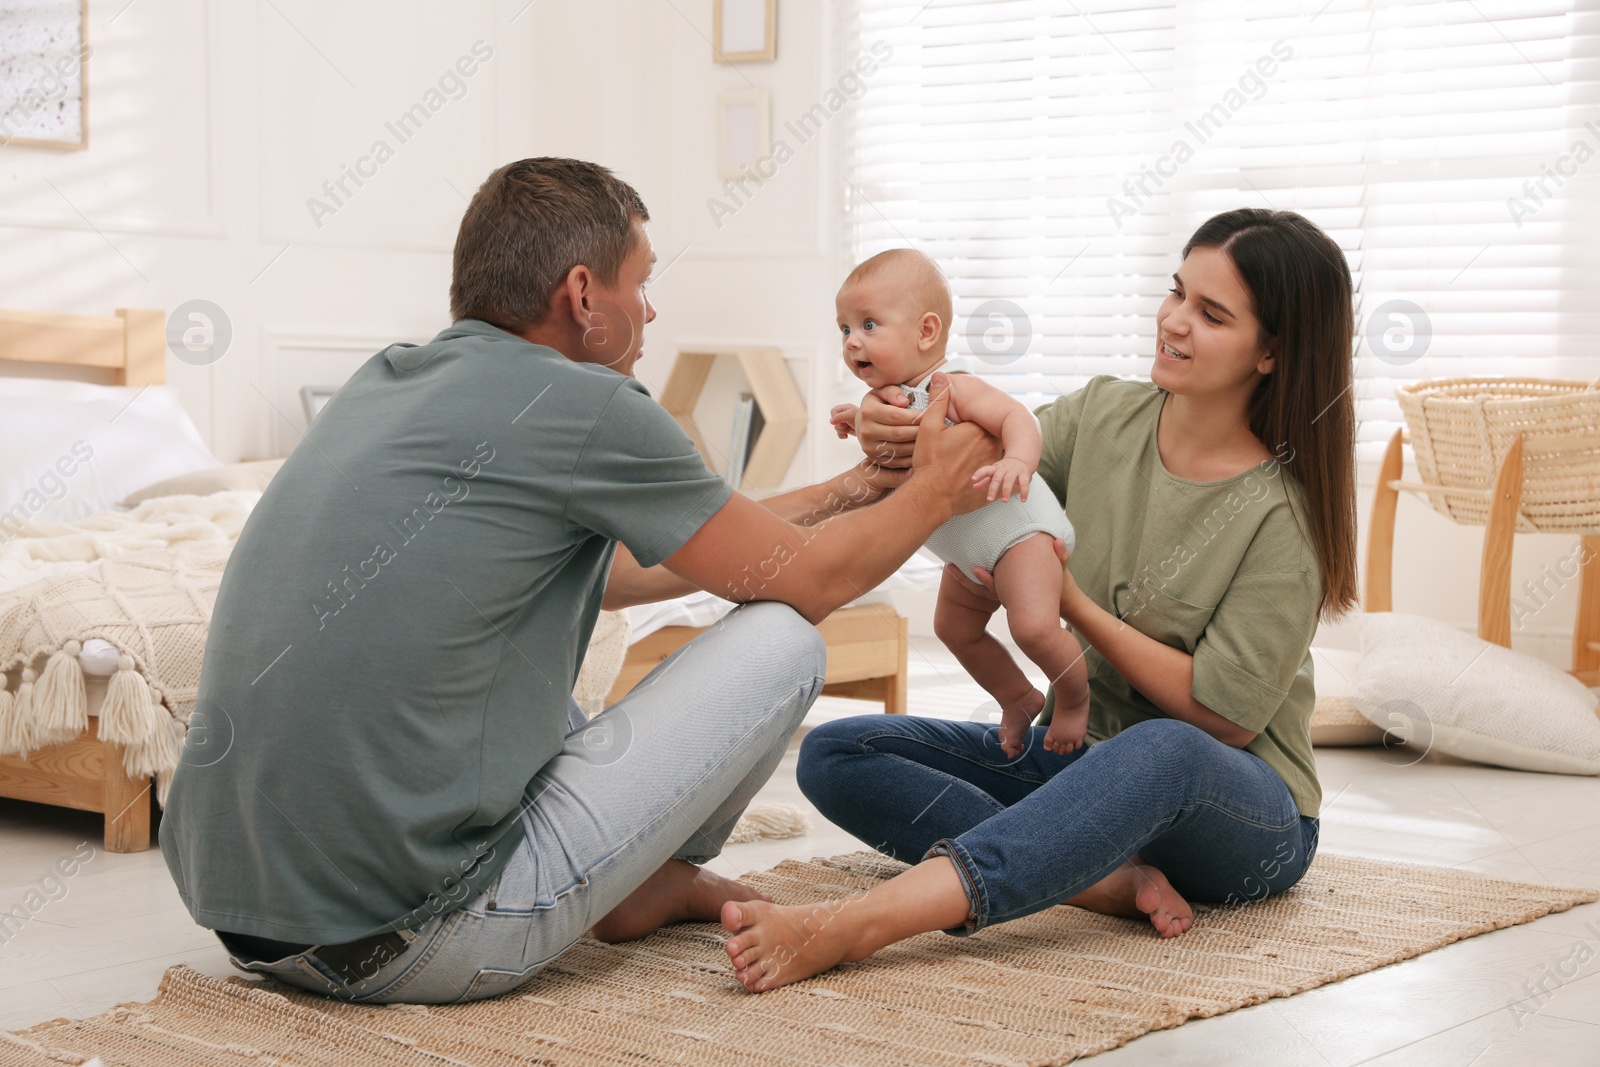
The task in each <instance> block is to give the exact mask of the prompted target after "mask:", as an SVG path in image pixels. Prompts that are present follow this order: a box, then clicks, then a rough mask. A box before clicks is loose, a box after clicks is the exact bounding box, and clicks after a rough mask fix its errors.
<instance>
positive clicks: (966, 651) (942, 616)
mask: <svg viewBox="0 0 1600 1067" xmlns="http://www.w3.org/2000/svg"><path fill="white" fill-rule="evenodd" d="M999 607H1000V602H999V601H998V600H996V599H994V598H993V597H987V596H980V595H979V594H977V593H974V592H972V591H971V590H970V589H968V588H967V587H966V586H964V585H962V584H961V583H960V582H959V581H957V580H956V579H954V578H952V577H950V575H949V574H948V573H946V574H945V575H944V578H943V579H942V580H941V582H940V585H939V604H938V606H937V607H936V608H935V609H934V613H933V632H934V635H935V636H937V637H938V638H939V640H940V641H943V642H944V646H945V647H946V648H948V649H949V650H950V651H951V652H952V653H954V654H955V657H956V659H957V660H959V661H960V663H961V666H962V667H964V668H965V669H966V671H967V673H968V674H970V675H972V678H973V680H974V681H976V682H977V683H978V684H979V685H981V686H983V688H984V691H985V692H987V693H988V694H989V695H990V696H992V697H994V699H995V701H996V703H998V704H999V705H1000V712H1001V730H1000V739H1001V741H1000V743H1001V747H1002V748H1004V749H1005V751H1006V753H1007V755H1009V756H1011V757H1012V758H1013V759H1015V758H1016V757H1017V756H1019V755H1021V754H1022V741H1021V738H1022V734H1023V732H1024V731H1026V729H1027V727H1028V724H1029V723H1031V722H1032V721H1033V717H1034V716H1035V715H1037V714H1039V711H1040V709H1042V708H1043V707H1044V694H1042V693H1040V692H1039V691H1038V690H1037V689H1035V688H1034V687H1033V684H1032V683H1031V682H1029V681H1028V679H1027V676H1026V675H1024V674H1023V673H1022V671H1021V670H1020V669H1019V668H1018V667H1017V664H1016V661H1014V660H1013V659H1012V658H1011V653H1009V652H1007V651H1006V647H1005V646H1004V645H1002V644H1001V643H1000V642H999V641H997V640H995V638H994V636H993V635H992V634H990V633H989V631H988V629H987V627H988V625H989V619H990V617H991V616H992V615H994V613H995V611H996V610H998V609H999Z"/></svg>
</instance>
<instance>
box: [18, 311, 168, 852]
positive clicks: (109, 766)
mask: <svg viewBox="0 0 1600 1067" xmlns="http://www.w3.org/2000/svg"><path fill="white" fill-rule="evenodd" d="M18 363H29V364H40V363H47V364H53V365H55V366H65V367H73V368H76V369H79V370H81V371H84V372H85V373H84V374H83V375H81V377H85V378H87V377H90V376H92V375H95V374H96V373H98V380H99V382H100V384H104V385H132V386H143V385H160V384H162V383H164V382H165V381H166V376H167V344H166V313H165V312H161V311H151V310H148V309H136V308H118V309H117V313H116V315H115V316H109V315H108V316H104V317H97V316H90V315H55V314H50V313H47V312H37V311H0V373H4V372H5V370H6V369H7V365H8V364H18ZM95 688H97V689H98V688H99V686H98V685H97V686H96V687H95ZM98 732H99V719H98V718H97V717H95V716H93V715H91V716H90V717H89V728H88V730H86V731H84V733H83V734H81V735H80V736H79V737H78V738H77V739H76V740H73V741H68V742H66V743H65V744H60V745H55V746H54V747H51V748H46V749H41V750H39V751H37V752H34V753H31V754H30V755H29V756H28V757H27V758H26V759H24V758H23V757H21V756H14V755H13V756H0V797H8V798H10V799H13V800H29V801H33V802H34V803H38V804H54V805H56V806H57V807H63V808H76V809H78V810H79V811H94V812H99V813H101V814H103V815H104V816H105V817H106V827H105V847H106V851H107V852H143V851H144V850H145V849H147V848H149V847H150V804H151V799H152V798H151V796H150V786H151V784H152V780H151V779H148V778H147V779H144V780H143V781H140V780H139V779H136V778H130V777H128V775H127V773H126V772H125V771H124V770H123V769H122V748H121V746H120V745H113V744H110V743H107V742H102V741H101V740H100V739H99V736H98Z"/></svg>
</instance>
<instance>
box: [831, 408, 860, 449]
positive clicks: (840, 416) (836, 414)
mask: <svg viewBox="0 0 1600 1067" xmlns="http://www.w3.org/2000/svg"><path fill="white" fill-rule="evenodd" d="M860 410H861V409H860V407H858V406H857V405H855V404H835V405H834V406H833V410H832V411H830V412H828V422H829V423H831V424H832V426H833V431H834V433H837V434H838V435H839V440H841V441H842V440H844V439H845V438H846V437H851V436H853V435H854V434H855V432H856V414H857V413H858V412H859V411H860Z"/></svg>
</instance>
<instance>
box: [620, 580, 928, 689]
mask: <svg viewBox="0 0 1600 1067" xmlns="http://www.w3.org/2000/svg"><path fill="white" fill-rule="evenodd" d="M704 632H705V628H704V627H698V626H666V627H663V628H661V629H659V630H657V631H656V632H655V633H653V634H651V635H650V636H648V637H645V638H643V639H641V640H639V641H637V642H635V643H634V645H633V646H632V647H631V648H629V649H628V656H627V658H626V659H625V660H623V663H622V672H621V673H620V674H618V675H617V680H616V682H615V683H614V684H613V685H612V686H611V692H610V694H609V695H608V696H607V697H606V703H607V704H615V703H616V702H617V701H619V700H621V699H622V698H623V697H625V696H627V695H628V692H629V690H631V689H632V688H633V687H634V686H636V685H638V684H639V681H640V679H642V678H643V677H644V676H645V675H647V674H649V673H650V671H651V670H652V669H653V668H654V667H655V666H656V664H658V663H660V662H661V661H662V660H664V659H666V658H667V657H668V656H670V655H672V654H673V653H674V652H676V651H678V649H680V648H682V647H683V646H684V645H686V644H688V643H689V642H690V641H691V640H693V639H694V638H695V637H696V636H697V635H699V634H701V633H704ZM817 632H818V633H820V634H821V635H822V639H823V641H824V642H825V643H826V644H827V646H828V673H827V678H826V683H827V684H826V685H825V686H824V687H823V690H822V693H823V695H824V696H836V697H850V698H853V699H855V700H871V701H874V702H881V703H882V704H883V710H884V711H886V712H889V713H890V714H892V715H904V714H905V713H906V618H905V616H904V615H899V614H896V613H895V611H894V609H893V608H890V607H887V606H885V605H882V604H870V605H867V606H864V607H859V608H840V609H839V610H838V611H836V612H834V613H833V614H832V615H829V616H828V617H827V618H826V619H823V620H822V622H820V623H818V624H817Z"/></svg>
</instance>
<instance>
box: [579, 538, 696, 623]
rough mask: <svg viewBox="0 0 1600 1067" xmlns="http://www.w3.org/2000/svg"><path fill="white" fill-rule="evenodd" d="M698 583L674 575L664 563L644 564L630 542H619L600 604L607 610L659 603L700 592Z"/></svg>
mask: <svg viewBox="0 0 1600 1067" xmlns="http://www.w3.org/2000/svg"><path fill="white" fill-rule="evenodd" d="M698 588H699V587H698V586H696V585H695V584H694V583H693V582H690V581H686V580H685V579H683V578H679V577H678V576H677V575H676V574H673V573H672V572H671V571H669V570H667V568H665V567H662V566H660V565H657V566H654V567H641V566H639V561H638V560H636V559H634V558H633V553H632V552H629V551H628V546H627V545H622V544H619V545H617V554H616V556H615V557H614V558H613V559H612V561H611V574H610V575H609V576H608V577H607V579H606V591H605V596H604V597H602V598H601V601H600V606H601V607H602V608H604V609H605V610H607V611H620V610H622V609H623V608H631V607H633V606H634V605H635V604H658V603H660V602H661V601H663V600H671V599H672V598H674V597H680V596H684V595H686V594H688V593H693V592H697V591H698Z"/></svg>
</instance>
